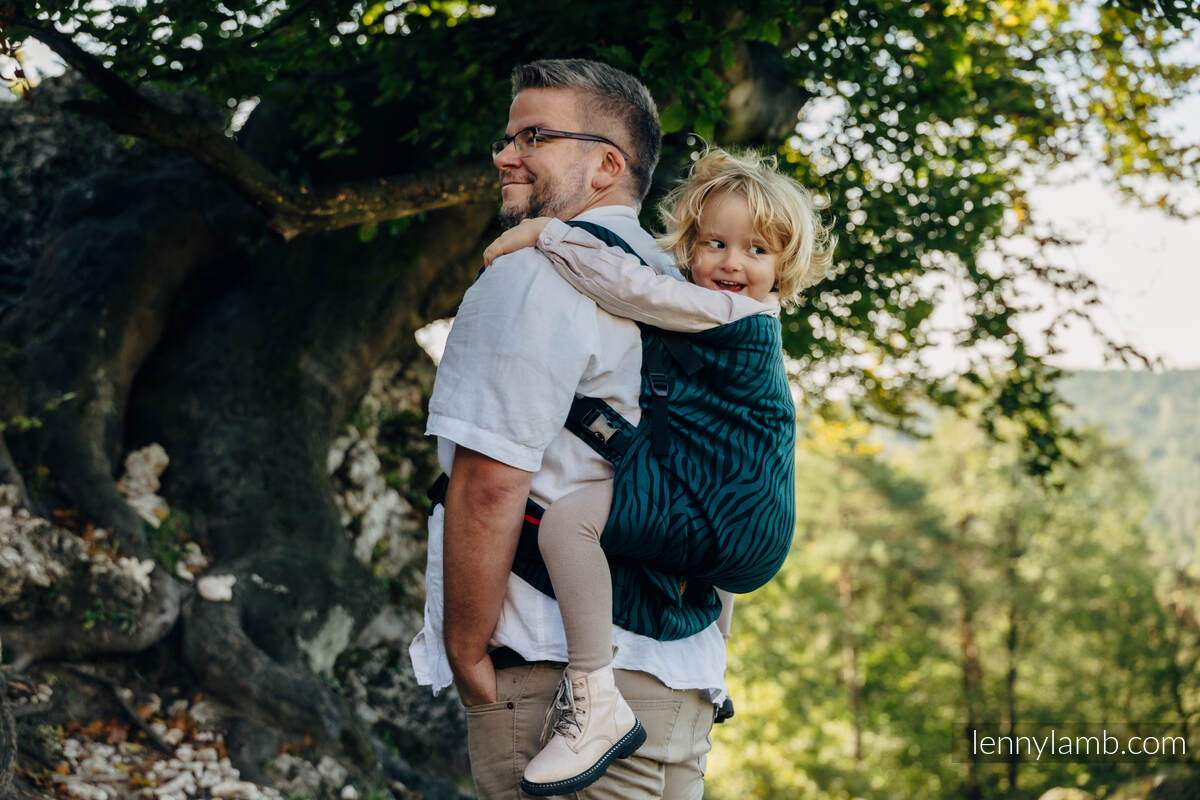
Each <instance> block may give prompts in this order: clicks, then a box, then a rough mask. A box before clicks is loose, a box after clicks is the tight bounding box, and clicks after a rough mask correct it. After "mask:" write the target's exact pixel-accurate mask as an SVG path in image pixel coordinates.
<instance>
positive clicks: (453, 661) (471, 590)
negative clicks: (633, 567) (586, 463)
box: [443, 447, 532, 706]
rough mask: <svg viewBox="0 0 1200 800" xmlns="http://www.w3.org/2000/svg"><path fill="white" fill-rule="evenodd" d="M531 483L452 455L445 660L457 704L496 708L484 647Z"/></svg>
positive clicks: (518, 473) (516, 472)
mask: <svg viewBox="0 0 1200 800" xmlns="http://www.w3.org/2000/svg"><path fill="white" fill-rule="evenodd" d="M530 478H532V475H531V474H530V473H528V472H526V471H525V470H521V469H517V468H516V467H510V466H508V465H507V464H502V463H501V462H499V461H496V460H494V459H491V458H488V457H487V456H485V455H483V454H482V453H477V452H475V451H474V450H468V449H466V448H463V447H460V448H458V449H457V450H456V451H455V455H454V466H453V468H452V469H451V470H450V485H449V486H448V487H447V489H446V521H445V525H444V528H443V530H444V539H445V560H444V567H443V580H444V581H445V592H446V611H445V632H444V636H445V640H446V655H447V657H448V658H449V659H450V668H451V670H453V672H454V683H455V685H456V686H457V687H458V693H459V696H460V697H461V698H462V701H463V704H464V705H468V706H473V705H480V704H482V703H492V702H495V700H496V677H495V673H494V671H493V670H492V662H491V661H490V660H489V658H488V654H487V646H488V640H489V639H491V638H492V631H493V630H495V628H496V621H497V620H498V619H499V618H500V606H501V604H502V603H503V602H504V592H505V590H506V589H507V587H508V573H509V571H510V570H511V569H512V563H513V556H514V555H515V554H516V552H517V540H518V539H519V538H520V535H521V525H522V522H523V521H524V519H525V501H526V500H527V499H528V497H529V481H530Z"/></svg>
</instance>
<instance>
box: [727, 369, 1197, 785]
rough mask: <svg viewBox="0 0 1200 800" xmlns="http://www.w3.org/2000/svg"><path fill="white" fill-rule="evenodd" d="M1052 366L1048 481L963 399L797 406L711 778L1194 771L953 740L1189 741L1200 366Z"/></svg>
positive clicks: (1103, 776)
mask: <svg viewBox="0 0 1200 800" xmlns="http://www.w3.org/2000/svg"><path fill="white" fill-rule="evenodd" d="M1061 389H1062V392H1063V395H1064V396H1065V397H1066V398H1067V399H1068V400H1069V401H1070V402H1071V404H1072V405H1073V408H1071V409H1069V410H1068V411H1067V417H1068V418H1069V419H1070V420H1072V421H1073V422H1074V423H1075V424H1076V425H1077V426H1078V428H1077V430H1078V434H1079V437H1078V439H1077V441H1076V442H1075V443H1074V445H1073V446H1072V448H1071V452H1070V456H1071V458H1072V460H1073V461H1074V462H1075V466H1073V467H1064V468H1063V469H1062V471H1061V472H1060V473H1059V474H1058V476H1057V477H1058V478H1059V479H1060V480H1059V481H1058V483H1059V485H1058V486H1057V487H1055V486H1050V485H1048V484H1047V483H1045V482H1040V481H1036V480H1034V479H1031V478H1030V477H1029V476H1028V475H1027V474H1026V473H1025V472H1024V471H1023V470H1022V469H1021V468H1020V459H1019V453H1018V451H1017V450H1016V449H1015V448H1014V447H1012V446H1010V445H1007V444H1005V443H1003V442H995V441H992V440H989V439H988V438H986V437H985V436H984V435H983V434H981V433H980V431H979V428H978V425H977V424H976V423H975V421H973V420H971V419H970V418H969V417H970V416H971V415H970V413H969V412H968V413H967V414H966V416H965V417H959V416H957V415H954V414H952V413H949V412H948V413H946V414H944V415H942V416H937V417H931V418H930V420H929V423H930V430H931V435H930V436H929V437H928V438H915V437H908V436H901V435H897V434H894V433H888V432H886V431H880V430H873V429H872V428H871V426H870V425H868V424H867V423H864V422H862V421H860V420H858V419H856V418H853V417H850V416H847V417H846V418H844V419H842V420H834V421H827V420H822V419H813V420H811V421H809V423H808V425H807V427H806V434H805V435H804V437H803V441H802V442H801V446H800V448H799V449H798V455H797V467H798V469H797V497H798V504H797V516H798V526H797V533H796V538H795V540H794V542H793V549H792V555H791V557H790V558H789V560H788V562H787V563H786V565H785V566H784V568H783V571H782V572H781V573H780V575H779V576H778V577H777V578H776V579H775V580H774V581H773V582H772V583H771V584H769V585H768V586H767V587H765V588H764V589H763V590H761V591H759V592H758V593H756V594H754V595H751V596H749V597H746V598H740V602H739V603H738V605H737V608H736V612H735V617H734V630H733V639H732V641H731V647H730V663H729V681H730V689H731V692H732V694H733V696H734V697H735V700H736V703H737V715H736V716H735V717H734V719H733V720H731V721H730V722H729V723H728V724H726V725H724V726H719V727H718V728H717V729H716V730H715V733H714V740H715V741H714V752H713V755H712V757H711V760H710V763H709V774H708V780H709V786H710V791H709V794H708V796H710V797H714V798H719V800H732V799H733V798H743V797H756V798H796V797H811V798H851V797H862V798H928V797H948V796H958V797H977V798H990V797H1029V798H1035V797H1038V796H1040V795H1041V794H1042V793H1043V792H1045V791H1046V790H1048V789H1049V788H1051V787H1078V788H1079V789H1080V790H1084V791H1087V792H1088V793H1089V795H1090V794H1095V795H1104V796H1115V797H1121V796H1144V794H1143V793H1144V792H1145V790H1146V788H1147V786H1148V785H1149V784H1148V783H1147V782H1146V776H1148V775H1151V774H1154V775H1160V776H1161V775H1168V776H1169V775H1172V774H1174V775H1176V776H1181V777H1180V778H1179V780H1180V781H1181V785H1183V786H1188V785H1193V786H1194V778H1187V777H1186V775H1187V773H1186V767H1185V766H1184V764H1183V762H1184V761H1185V760H1191V761H1192V762H1193V763H1194V756H1189V757H1188V759H1183V758H1174V759H1162V760H1159V761H1157V762H1154V761H1151V762H1149V763H1146V762H1142V763H1129V762H1125V763H1122V762H1116V761H1110V762H1091V763H1089V762H1087V761H1086V760H1082V759H1076V760H1074V761H1073V762H1070V763H1039V764H1035V763H1030V762H1029V761H1028V760H1024V761H1021V762H1019V763H1011V764H1010V763H970V761H969V760H968V759H966V758H965V757H964V756H963V755H961V754H960V755H958V756H957V757H956V758H957V759H958V760H957V761H955V760H952V758H951V740H952V736H954V734H955V732H956V731H959V730H961V729H962V727H963V726H964V724H965V723H966V721H968V720H971V721H974V722H975V723H977V724H978V725H979V726H980V727H981V728H985V727H986V728H990V729H991V730H993V731H995V732H997V733H1002V732H1004V730H1006V727H1005V726H1006V725H1007V724H1008V721H1009V720H1011V719H1015V720H1017V721H1019V722H1030V721H1035V720H1036V721H1040V722H1097V721H1108V722H1110V723H1111V722H1117V721H1124V722H1163V723H1166V722H1171V723H1182V726H1180V727H1179V728H1175V729H1172V730H1176V731H1178V730H1183V731H1184V732H1185V733H1186V734H1187V735H1188V736H1189V750H1193V749H1194V748H1193V747H1192V746H1193V745H1196V744H1198V742H1197V737H1196V736H1195V734H1194V728H1195V723H1196V719H1197V713H1196V712H1197V702H1198V700H1200V692H1198V690H1200V671H1198V670H1197V668H1196V653H1197V642H1198V638H1197V635H1198V633H1200V629H1198V628H1197V624H1196V612H1197V605H1198V602H1197V593H1196V591H1195V589H1196V585H1197V583H1198V579H1200V569H1198V568H1197V566H1198V565H1197V564H1196V559H1195V542H1196V535H1197V529H1198V526H1197V520H1198V519H1200V517H1198V511H1200V493H1197V491H1196V488H1195V487H1196V486H1197V482H1198V479H1200V432H1198V431H1197V424H1198V422H1197V420H1200V371H1194V370H1193V371H1175V372H1165V373H1151V372H1146V371H1090V372H1078V373H1074V374H1071V375H1068V376H1066V377H1065V378H1063V379H1062V381H1061ZM1150 780H1157V778H1153V779H1150ZM1125 792H1129V793H1130V794H1125ZM1085 796H1087V795H1080V797H1085ZM1171 796H1172V797H1174V796H1176V795H1171ZM1179 796H1183V795H1179ZM1187 796H1189V797H1190V796H1193V795H1190V794H1189V795H1187Z"/></svg>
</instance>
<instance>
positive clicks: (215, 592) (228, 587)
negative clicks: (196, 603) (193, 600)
mask: <svg viewBox="0 0 1200 800" xmlns="http://www.w3.org/2000/svg"><path fill="white" fill-rule="evenodd" d="M235 583H237V576H236V575H205V576H204V577H203V578H201V579H200V580H198V581H196V591H197V592H199V593H200V596H201V597H203V598H204V599H205V600H208V601H209V602H211V603H227V602H229V601H230V600H232V599H233V585H234V584H235Z"/></svg>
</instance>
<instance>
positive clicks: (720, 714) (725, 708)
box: [713, 697, 733, 725]
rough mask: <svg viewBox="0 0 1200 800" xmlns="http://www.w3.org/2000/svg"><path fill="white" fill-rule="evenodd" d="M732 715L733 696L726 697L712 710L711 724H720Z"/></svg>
mask: <svg viewBox="0 0 1200 800" xmlns="http://www.w3.org/2000/svg"><path fill="white" fill-rule="evenodd" d="M732 716H733V698H732V697H726V698H725V702H724V703H721V705H720V707H719V708H717V709H716V710H715V711H714V712H713V724H714V725H720V724H721V723H722V722H724V721H725V720H727V719H729V718H730V717H732Z"/></svg>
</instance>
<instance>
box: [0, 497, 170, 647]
mask: <svg viewBox="0 0 1200 800" xmlns="http://www.w3.org/2000/svg"><path fill="white" fill-rule="evenodd" d="M18 496H19V494H18V491H17V489H16V487H14V486H9V485H6V486H0V619H5V620H6V621H9V622H25V621H28V620H30V619H33V618H35V617H39V616H50V617H54V618H60V619H61V618H65V617H68V616H70V615H71V614H72V613H73V611H75V610H77V609H78V607H79V606H80V605H83V606H84V607H86V608H87V609H88V610H89V612H90V614H91V616H87V615H86V614H85V617H84V621H83V624H85V625H87V624H88V622H89V620H90V621H91V622H92V623H93V624H96V623H98V622H118V621H119V620H120V619H121V618H122V615H130V614H136V612H137V611H138V610H140V608H141V604H142V601H143V600H144V599H145V597H146V595H147V594H148V593H149V591H150V577H149V576H150V573H151V572H152V571H153V569H154V562H153V561H150V560H138V559H136V558H128V557H124V556H118V555H116V553H115V552H114V551H113V550H111V549H110V547H109V543H108V542H107V538H108V537H107V532H106V531H104V530H103V529H100V528H92V527H90V526H86V527H85V528H84V530H83V533H84V536H83V537H81V536H80V535H78V534H76V533H74V532H72V531H70V530H67V529H66V528H63V527H60V526H58V525H55V524H54V523H53V522H51V521H49V520H46V519H43V518H41V517H36V516H33V515H32V514H31V513H30V512H29V510H28V509H25V508H21V507H18V506H17V498H18ZM86 598H94V599H95V600H98V601H100V605H99V606H96V605H95V604H94V602H92V601H88V600H87V599H86ZM112 600H116V601H117V603H116V604H115V605H114V604H111V601H112Z"/></svg>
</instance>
